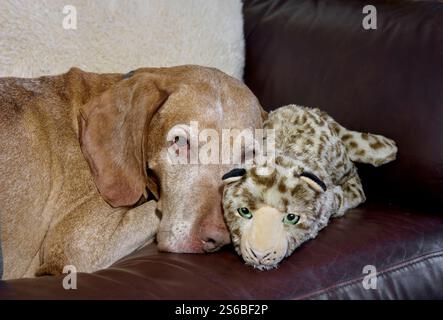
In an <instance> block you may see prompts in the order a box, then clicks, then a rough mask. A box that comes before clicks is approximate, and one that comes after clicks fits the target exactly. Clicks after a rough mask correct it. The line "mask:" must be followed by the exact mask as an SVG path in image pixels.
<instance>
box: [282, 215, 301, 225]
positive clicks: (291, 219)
mask: <svg viewBox="0 0 443 320" xmlns="http://www.w3.org/2000/svg"><path fill="white" fill-rule="evenodd" d="M299 220H300V216H299V215H296V214H293V213H288V214H287V215H285V217H284V218H283V223H286V224H297V222H298V221H299Z"/></svg>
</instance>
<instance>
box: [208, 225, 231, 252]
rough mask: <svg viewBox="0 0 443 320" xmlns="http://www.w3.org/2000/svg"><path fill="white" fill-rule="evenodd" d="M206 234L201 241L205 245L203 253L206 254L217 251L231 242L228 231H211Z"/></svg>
mask: <svg viewBox="0 0 443 320" xmlns="http://www.w3.org/2000/svg"><path fill="white" fill-rule="evenodd" d="M205 234H206V235H205V236H204V237H202V239H201V240H202V243H203V251H205V252H213V251H217V250H218V249H220V248H221V247H223V246H224V245H226V244H228V243H229V242H230V238H229V232H228V230H221V229H214V230H209V231H208V232H206V233H205Z"/></svg>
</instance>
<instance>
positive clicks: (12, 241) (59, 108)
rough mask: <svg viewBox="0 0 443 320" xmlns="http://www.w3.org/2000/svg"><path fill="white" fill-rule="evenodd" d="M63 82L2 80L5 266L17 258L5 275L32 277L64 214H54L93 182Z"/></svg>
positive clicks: (0, 187)
mask: <svg viewBox="0 0 443 320" xmlns="http://www.w3.org/2000/svg"><path fill="white" fill-rule="evenodd" d="M63 83H64V78H63V76H53V77H41V78H36V79H20V78H2V79H0V141H1V144H0V175H1V177H2V178H1V179H0V208H1V217H0V219H1V221H0V227H1V228H2V229H1V243H2V247H3V256H4V257H5V261H4V264H5V266H6V265H8V264H9V263H10V262H11V261H14V266H13V268H12V269H13V273H14V274H6V271H7V270H10V271H11V268H10V267H8V268H6V267H5V274H4V277H5V278H11V277H19V276H26V275H29V276H33V274H32V272H33V270H35V267H36V266H37V265H38V264H39V254H40V251H41V250H40V249H41V245H42V243H43V239H44V237H45V234H46V232H47V231H48V229H49V227H50V225H52V224H54V223H55V222H56V220H57V219H59V218H60V217H58V216H57V217H55V216H54V212H60V214H63V213H64V212H66V210H62V211H59V210H54V209H56V208H55V207H56V206H57V207H62V208H63V209H66V208H68V207H69V204H68V203H65V202H66V200H64V194H65V193H67V192H68V191H67V190H68V189H70V188H73V187H74V188H75V185H76V181H78V183H77V185H78V189H83V190H84V189H85V186H88V184H87V183H85V181H84V180H85V179H88V178H89V174H88V168H87V166H86V163H85V162H84V161H80V160H79V159H81V156H82V155H81V152H80V148H79V146H78V142H77V136H76V133H75V130H74V128H73V125H72V120H71V119H70V106H69V104H68V103H67V97H66V94H67V92H65V91H63V90H61V89H60V88H61V87H62V85H63ZM66 90H67V89H66ZM78 165H83V166H84V168H77V167H78ZM73 169H76V170H77V171H76V172H75V176H74V173H73V172H72V173H70V171H71V170H73ZM80 186H81V187H80ZM89 187H90V188H91V189H92V188H93V182H92V181H91V183H90V185H89ZM86 189H87V188H86ZM71 194H72V192H71ZM80 194H83V192H80ZM67 199H70V197H67ZM6 226H7V227H6ZM28 270H29V272H31V274H27V272H28Z"/></svg>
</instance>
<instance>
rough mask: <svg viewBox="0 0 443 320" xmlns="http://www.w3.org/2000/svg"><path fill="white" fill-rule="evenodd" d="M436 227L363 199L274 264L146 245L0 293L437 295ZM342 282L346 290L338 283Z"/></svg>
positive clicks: (423, 217) (429, 218) (442, 249)
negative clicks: (366, 283) (374, 282)
mask: <svg viewBox="0 0 443 320" xmlns="http://www.w3.org/2000/svg"><path fill="white" fill-rule="evenodd" d="M442 234H443V219H442V218H441V216H439V215H429V214H423V213H421V214H417V213H413V212H409V211H406V210H402V209H400V208H397V207H388V206H386V205H384V204H381V205H378V204H367V205H364V206H363V207H361V208H359V209H355V210H353V211H351V212H349V214H348V215H347V216H346V217H345V218H342V219H336V220H334V221H333V222H332V223H331V225H330V226H329V227H328V228H327V229H325V230H324V231H322V232H321V233H320V234H319V236H318V237H317V238H316V240H315V241H310V242H308V243H306V245H304V246H302V247H301V248H300V249H299V250H297V251H296V252H295V253H294V254H293V255H292V256H291V257H290V258H289V259H287V260H285V261H283V263H282V264H281V265H280V267H279V268H278V269H275V270H271V271H267V272H261V271H257V270H254V269H252V268H250V267H248V266H245V265H244V264H243V263H242V261H241V260H240V258H239V257H238V256H237V255H236V254H235V253H234V252H233V251H232V249H229V248H227V249H225V250H223V251H222V252H218V253H214V254H206V255H192V254H171V253H158V252H157V249H156V248H155V246H154V245H150V246H148V247H146V248H144V249H142V250H141V251H139V252H136V253H134V254H131V255H130V256H128V257H126V258H124V259H123V260H121V261H119V262H117V263H116V264H115V265H114V266H112V267H111V268H109V269H107V270H103V271H99V272H96V273H94V274H79V275H78V284H77V285H78V289H77V290H69V291H68V290H64V289H63V288H62V278H61V277H44V278H40V279H23V280H13V281H8V282H6V283H5V282H1V284H0V299H14V298H31V299H49V298H51V299H63V298H68V299H94V298H103V299H111V298H120V299H313V298H374V299H376V298H407V299H412V298H443V290H442V288H443V280H442V279H443V263H442V258H441V254H443V237H442ZM367 264H373V265H375V266H376V268H377V270H378V272H381V273H382V274H381V275H380V280H379V283H378V289H377V290H365V289H364V288H363V285H362V282H361V281H362V277H363V276H364V275H363V274H362V270H363V267H364V266H365V265H367ZM388 270H391V271H388ZM392 270H393V271H392ZM346 282H352V283H353V284H352V286H350V287H349V288H350V289H349V290H348V288H346V290H343V289H340V286H343V284H344V283H346ZM334 286H339V288H337V290H330V291H328V293H327V294H321V293H322V292H321V290H325V289H327V288H331V287H334Z"/></svg>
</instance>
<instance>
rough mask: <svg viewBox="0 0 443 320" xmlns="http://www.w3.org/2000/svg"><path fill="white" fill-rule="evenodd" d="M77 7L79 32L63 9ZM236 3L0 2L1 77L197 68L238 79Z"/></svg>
mask: <svg viewBox="0 0 443 320" xmlns="http://www.w3.org/2000/svg"><path fill="white" fill-rule="evenodd" d="M66 5H73V6H75V8H76V9H77V18H78V19H77V30H65V29H64V28H63V19H64V18H65V14H63V8H64V6H66ZM241 9H242V3H241V0H187V1H183V0H166V1H164V0H100V1H93V0H70V1H66V0H39V1H32V0H1V1H0V77H4V76H16V77H36V76H40V75H45V74H58V73H63V72H66V71H67V70H68V69H69V68H70V67H73V66H76V67H79V68H82V69H84V70H86V71H92V72H122V73H124V72H127V71H129V70H132V69H136V68H138V67H157V66H159V67H163V66H173V65H181V64H199V65H204V66H210V67H215V68H218V69H220V70H222V71H224V72H226V73H227V74H229V75H232V76H234V77H236V78H238V79H241V78H242V75H243V66H244V38H243V17H242V11H241Z"/></svg>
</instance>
